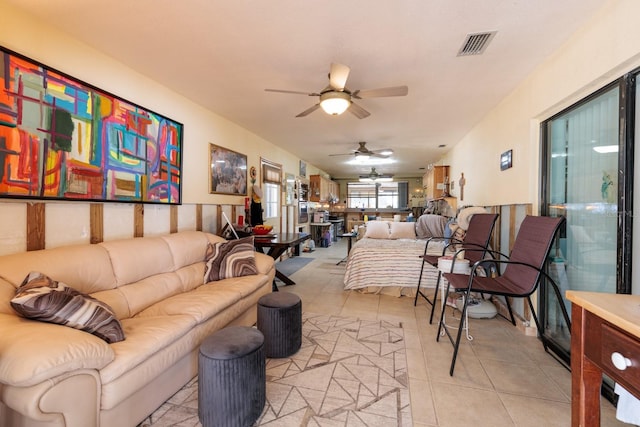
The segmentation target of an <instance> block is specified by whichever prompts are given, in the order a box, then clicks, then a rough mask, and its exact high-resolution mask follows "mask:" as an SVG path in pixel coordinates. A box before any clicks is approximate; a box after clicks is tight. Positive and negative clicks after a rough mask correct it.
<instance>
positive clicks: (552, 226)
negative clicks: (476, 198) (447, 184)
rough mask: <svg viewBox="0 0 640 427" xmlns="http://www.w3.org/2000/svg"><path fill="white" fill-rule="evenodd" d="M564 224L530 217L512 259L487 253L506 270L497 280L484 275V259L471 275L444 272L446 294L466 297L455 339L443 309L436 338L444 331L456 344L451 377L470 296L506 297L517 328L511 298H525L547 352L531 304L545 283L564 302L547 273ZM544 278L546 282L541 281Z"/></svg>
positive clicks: (556, 286)
mask: <svg viewBox="0 0 640 427" xmlns="http://www.w3.org/2000/svg"><path fill="white" fill-rule="evenodd" d="M474 217H475V216H474ZM564 221H565V218H564V217H545V216H531V215H527V216H526V217H525V218H524V220H523V221H522V224H521V225H520V229H519V230H518V234H517V236H516V239H515V241H514V243H513V248H512V249H511V254H510V255H509V256H506V255H504V254H500V253H499V252H496V251H490V250H487V251H486V252H487V253H488V252H491V253H492V255H493V256H494V259H492V260H491V262H492V263H495V264H496V265H498V266H499V267H502V268H503V270H504V271H503V272H502V274H501V275H498V276H496V277H486V276H483V275H482V274H481V267H482V263H483V260H479V261H476V262H475V263H474V264H473V265H472V267H471V273H470V274H469V275H465V274H456V273H443V276H444V278H445V279H446V280H447V288H446V292H445V295H448V294H449V292H450V291H451V290H453V291H455V292H458V293H461V294H462V296H463V304H462V310H461V311H462V313H461V316H460V327H459V328H458V332H457V335H456V338H455V340H454V339H453V336H452V335H451V333H450V332H449V330H448V328H447V326H446V325H444V323H443V319H444V316H443V314H444V310H443V312H442V313H441V315H440V322H439V324H438V335H437V337H436V341H439V340H440V336H441V333H442V332H443V331H444V332H445V333H446V335H447V336H448V337H449V340H450V341H451V343H452V344H453V357H452V359H451V367H450V369H449V375H451V376H453V370H454V368H455V364H456V357H457V355H458V349H459V347H460V338H461V336H462V327H463V325H464V323H463V322H464V319H465V314H466V311H467V308H468V304H469V299H470V298H469V297H470V295H471V294H472V293H480V294H483V295H484V294H488V295H500V296H504V297H505V300H506V305H507V309H508V311H509V315H510V317H511V319H510V320H511V323H513V324H514V325H515V324H516V322H515V318H514V316H513V310H512V308H511V304H510V301H509V298H510V297H520V298H526V299H527V302H528V304H529V308H530V309H531V315H532V316H533V319H534V321H535V323H536V327H537V328H538V333H539V334H540V338H541V340H542V344H543V346H544V349H545V351H548V346H547V342H546V341H545V339H544V335H543V330H542V325H541V324H540V322H539V321H538V317H537V316H536V313H535V310H534V307H533V303H532V302H531V294H533V293H534V292H535V291H536V289H537V288H538V285H539V284H541V283H542V285H541V286H546V285H547V284H549V285H551V287H552V288H553V291H554V293H555V295H556V297H557V299H558V301H562V295H561V294H560V289H559V288H558V285H557V284H556V283H555V282H554V281H553V279H552V278H551V277H550V276H549V275H548V274H547V273H546V272H545V271H544V266H545V263H546V261H547V259H548V258H549V253H550V252H551V247H552V245H553V241H554V239H555V237H556V235H557V233H558V230H559V229H560V227H561V226H562V225H563V223H564ZM465 256H466V255H465ZM543 278H544V280H542V279H543ZM559 305H560V308H561V311H562V315H563V317H564V320H565V322H566V324H567V327H568V328H571V322H570V320H569V315H568V313H567V310H566V308H565V306H564V304H562V303H560V304H559ZM503 317H504V316H503Z"/></svg>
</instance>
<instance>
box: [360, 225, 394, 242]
mask: <svg viewBox="0 0 640 427" xmlns="http://www.w3.org/2000/svg"><path fill="white" fill-rule="evenodd" d="M366 229H367V230H366V232H365V233H364V237H367V238H369V239H388V238H389V223H388V222H387V221H368V222H367V225H366Z"/></svg>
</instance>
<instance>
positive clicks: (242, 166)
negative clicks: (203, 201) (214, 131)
mask: <svg viewBox="0 0 640 427" xmlns="http://www.w3.org/2000/svg"><path fill="white" fill-rule="evenodd" d="M209 165H210V168H211V177H210V179H209V193H211V194H234V195H238V196H246V195H247V156H245V155H244V154H240V153H237V152H235V151H233V150H229V149H228V148H224V147H220V146H219V145H214V144H209Z"/></svg>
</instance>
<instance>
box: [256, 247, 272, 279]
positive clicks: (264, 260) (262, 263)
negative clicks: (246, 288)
mask: <svg viewBox="0 0 640 427" xmlns="http://www.w3.org/2000/svg"><path fill="white" fill-rule="evenodd" d="M256 267H257V268H258V273H260V274H269V272H270V271H271V270H272V269H274V268H275V261H274V260H273V258H271V257H270V256H269V255H266V254H263V253H262V252H256Z"/></svg>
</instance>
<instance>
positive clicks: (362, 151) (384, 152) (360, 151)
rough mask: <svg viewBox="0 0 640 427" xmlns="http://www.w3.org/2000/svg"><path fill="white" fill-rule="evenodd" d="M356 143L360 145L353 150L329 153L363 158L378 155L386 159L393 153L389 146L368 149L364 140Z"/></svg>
mask: <svg viewBox="0 0 640 427" xmlns="http://www.w3.org/2000/svg"><path fill="white" fill-rule="evenodd" d="M358 144H360V146H359V147H358V148H357V149H355V150H351V152H350V153H342V154H329V155H330V156H356V157H359V158H363V159H364V158H369V157H380V158H383V159H386V158H387V157H389V156H390V155H392V154H393V150H392V149H391V148H383V149H381V150H369V149H368V148H367V147H366V144H367V143H366V142H365V141H360V142H358Z"/></svg>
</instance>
